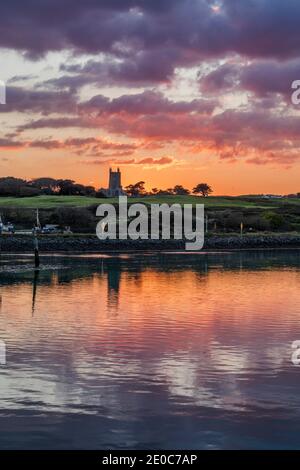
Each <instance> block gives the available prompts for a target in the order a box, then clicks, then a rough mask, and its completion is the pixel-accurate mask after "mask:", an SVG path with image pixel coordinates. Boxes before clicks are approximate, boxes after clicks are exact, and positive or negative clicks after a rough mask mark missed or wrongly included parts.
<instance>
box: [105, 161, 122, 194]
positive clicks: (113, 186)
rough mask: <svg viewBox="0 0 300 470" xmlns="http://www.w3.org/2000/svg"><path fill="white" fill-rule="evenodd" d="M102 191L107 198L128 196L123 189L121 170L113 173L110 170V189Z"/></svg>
mask: <svg viewBox="0 0 300 470" xmlns="http://www.w3.org/2000/svg"><path fill="white" fill-rule="evenodd" d="M100 191H101V193H103V194H105V196H107V197H119V196H126V193H125V191H124V190H123V188H122V184H121V172H120V169H119V168H118V169H117V171H113V170H112V169H111V168H110V169H109V187H108V189H102V188H101V189H100Z"/></svg>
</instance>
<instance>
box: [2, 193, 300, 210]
mask: <svg viewBox="0 0 300 470" xmlns="http://www.w3.org/2000/svg"><path fill="white" fill-rule="evenodd" d="M117 202H118V199H117V198H109V199H96V198H93V197H81V196H38V197H25V198H12V197H0V208H1V207H2V208H26V209H31V208H32V209H35V208H40V209H54V208H57V207H88V206H91V205H96V204H101V203H104V204H105V203H117ZM130 202H144V203H146V204H151V203H156V204H158V203H159V204H162V203H167V204H175V203H179V204H196V203H198V204H199V203H203V202H204V203H205V205H206V206H207V207H208V208H231V207H232V208H251V207H253V208H260V209H268V208H270V207H272V208H276V207H280V206H282V205H284V204H289V205H290V204H292V205H294V204H297V205H300V199H288V198H284V199H270V200H268V199H260V198H256V197H250V196H249V197H245V198H243V197H208V198H206V199H203V198H200V197H197V196H160V197H144V198H134V199H130Z"/></svg>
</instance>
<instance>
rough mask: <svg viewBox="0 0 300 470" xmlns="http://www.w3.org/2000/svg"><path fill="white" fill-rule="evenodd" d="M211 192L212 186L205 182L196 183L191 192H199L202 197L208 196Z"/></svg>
mask: <svg viewBox="0 0 300 470" xmlns="http://www.w3.org/2000/svg"><path fill="white" fill-rule="evenodd" d="M212 192H213V190H212V188H211V187H210V186H209V185H208V184H207V183H200V184H197V186H195V188H194V189H193V194H201V196H203V197H207V196H209V195H210V194H211V193H212Z"/></svg>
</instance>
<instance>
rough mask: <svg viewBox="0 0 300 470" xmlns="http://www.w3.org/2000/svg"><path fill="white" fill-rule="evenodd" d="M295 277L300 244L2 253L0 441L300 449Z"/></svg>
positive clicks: (298, 277)
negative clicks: (190, 250) (35, 256)
mask: <svg viewBox="0 0 300 470" xmlns="http://www.w3.org/2000/svg"><path fill="white" fill-rule="evenodd" d="M299 281H300V251H299V250H294V251H292V250H291V251H290V250H282V251H249V252H235V253H229V252H223V253H200V254H195V253H194V254H187V253H182V254H172V253H169V254H167V253H160V254H145V253H141V254H129V255H119V256H118V255H115V256H109V255H105V256H100V255H82V256H79V255H51V256H50V255H49V256H44V257H42V262H41V270H40V272H39V273H37V272H34V270H33V269H32V258H31V257H29V256H26V255H3V254H2V257H1V261H0V340H1V349H2V352H1V358H2V362H4V353H6V363H5V364H2V365H0V448H1V449H15V448H17V449H112V450H113V449H183V448H189V449H274V448H276V449H283V448H298V449H299V448H300V367H297V366H295V365H294V364H293V363H292V361H291V356H292V343H293V342H294V341H296V340H300V290H299V284H300V283H299ZM4 348H5V351H4Z"/></svg>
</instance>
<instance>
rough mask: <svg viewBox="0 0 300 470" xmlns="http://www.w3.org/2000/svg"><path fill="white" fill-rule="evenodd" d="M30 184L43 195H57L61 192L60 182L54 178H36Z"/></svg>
mask: <svg viewBox="0 0 300 470" xmlns="http://www.w3.org/2000/svg"><path fill="white" fill-rule="evenodd" d="M29 184H30V185H31V186H32V187H34V188H38V189H40V190H41V191H42V193H43V194H57V193H58V192H59V186H58V181H57V180H56V179H54V178H49V177H44V178H35V179H33V180H32V181H30V182H29Z"/></svg>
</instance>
